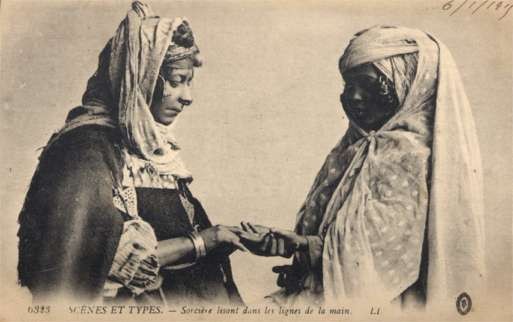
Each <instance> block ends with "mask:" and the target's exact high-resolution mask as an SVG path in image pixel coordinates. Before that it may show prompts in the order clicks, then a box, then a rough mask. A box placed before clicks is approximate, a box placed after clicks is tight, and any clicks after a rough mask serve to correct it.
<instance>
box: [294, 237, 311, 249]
mask: <svg viewBox="0 0 513 322" xmlns="http://www.w3.org/2000/svg"><path fill="white" fill-rule="evenodd" d="M298 237H299V238H298V239H297V241H296V245H295V246H296V247H295V250H296V251H299V252H304V251H307V250H308V238H306V236H303V235H298Z"/></svg>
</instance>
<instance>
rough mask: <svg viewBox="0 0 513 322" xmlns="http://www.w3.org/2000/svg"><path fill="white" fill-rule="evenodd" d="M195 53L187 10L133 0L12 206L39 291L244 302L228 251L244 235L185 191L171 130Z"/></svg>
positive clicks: (186, 98) (78, 296)
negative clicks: (160, 12) (173, 12)
mask: <svg viewBox="0 0 513 322" xmlns="http://www.w3.org/2000/svg"><path fill="white" fill-rule="evenodd" d="M198 53H199V50H198V47H197V46H196V43H195V40H194V37H193V34H192V30H191V28H190V24H189V22H188V21H187V20H186V19H183V18H175V19H167V18H160V17H158V16H156V15H154V14H153V13H152V12H151V10H150V8H149V7H148V6H147V5H145V4H142V3H140V2H138V1H135V2H134V3H133V4H132V8H131V10H130V11H129V12H128V15H127V17H126V19H124V20H123V21H122V22H121V24H120V26H119V28H118V30H117V31H116V33H115V35H114V36H113V37H112V38H111V39H110V41H109V42H108V43H107V45H106V46H105V48H104V50H103V51H102V53H101V54H100V58H99V65H98V69H97V71H96V72H95V73H94V75H93V76H92V77H91V78H90V79H89V82H88V84H87V90H86V92H85V94H84V96H83V104H82V105H81V106H79V107H76V108H74V109H73V110H71V111H70V113H69V114H68V117H67V120H66V123H65V125H64V127H63V128H62V129H61V130H60V131H59V132H57V133H56V134H55V135H54V136H53V137H52V138H51V139H50V142H49V143H48V144H47V146H46V147H45V149H44V151H43V153H42V155H41V157H40V163H39V166H38V169H37V170H36V173H35V175H34V178H33V180H32V183H31V186H30V189H29V191H28V194H27V197H26V200H25V204H24V207H23V209H22V212H21V214H20V217H19V223H20V229H19V233H18V235H19V238H20V243H19V264H18V272H19V279H20V283H21V284H22V285H24V286H27V287H28V288H29V289H30V291H31V293H32V294H33V295H34V298H35V299H36V300H37V301H48V300H53V299H55V298H59V299H65V300H78V301H80V302H82V303H83V301H96V300H98V299H105V300H107V301H120V300H133V301H136V302H139V301H143V302H147V301H151V300H158V301H159V303H162V302H164V303H166V302H168V303H170V304H172V305H178V303H180V302H186V303H189V304H190V303H197V302H207V303H224V304H240V303H241V298H240V296H239V293H238V291H237V287H236V286H235V283H234V281H233V277H232V274H231V268H230V262H229V259H228V255H229V254H230V253H231V252H232V251H233V250H234V249H236V248H243V246H242V245H241V244H240V243H239V238H238V236H237V235H235V234H234V233H233V232H231V231H230V230H229V229H228V227H224V226H212V224H211V223H210V220H209V219H208V217H207V215H206V213H205V211H204V210H203V208H202V206H201V204H200V202H199V201H198V200H197V199H196V198H194V197H193V196H192V194H191V192H190V191H189V189H188V184H189V183H190V182H191V181H192V176H191V174H190V172H189V171H188V170H187V169H186V167H185V165H184V163H183V162H182V161H181V159H180V157H179V147H178V145H177V144H176V141H175V139H174V138H173V135H172V128H171V126H172V124H173V122H174V121H175V119H176V117H177V116H178V114H179V113H181V112H182V111H183V109H184V107H186V106H189V105H190V104H191V103H192V97H191V93H190V85H191V82H192V78H193V69H194V67H199V66H200V65H201V61H200V59H199V56H198Z"/></svg>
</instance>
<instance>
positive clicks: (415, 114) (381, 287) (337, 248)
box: [296, 26, 484, 303]
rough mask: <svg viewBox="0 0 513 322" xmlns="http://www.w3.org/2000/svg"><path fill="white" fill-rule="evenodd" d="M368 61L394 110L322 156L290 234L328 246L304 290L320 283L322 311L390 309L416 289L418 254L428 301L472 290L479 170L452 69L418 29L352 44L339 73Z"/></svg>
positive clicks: (478, 268) (477, 251)
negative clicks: (389, 91) (379, 304)
mask: <svg viewBox="0 0 513 322" xmlns="http://www.w3.org/2000/svg"><path fill="white" fill-rule="evenodd" d="M364 63H373V64H374V65H375V66H376V67H377V68H378V69H380V70H381V71H383V72H384V74H385V75H386V76H387V77H389V78H390V79H391V80H392V81H393V82H394V85H395V88H396V91H397V95H398V98H399V102H400V108H399V110H398V112H397V113H396V114H395V115H394V116H393V117H392V118H391V119H390V120H389V121H388V122H387V123H386V124H385V125H384V126H383V127H382V128H381V129H379V130H378V131H371V132H369V133H367V132H365V131H364V130H362V129H361V128H359V127H358V126H357V125H356V124H354V123H353V122H350V126H349V129H348V130H347V132H346V134H345V135H344V137H343V138H342V140H341V141H340V142H339V143H338V144H337V145H336V146H335V148H334V149H333V150H332V151H331V152H330V154H329V155H328V156H327V158H326V161H325V163H324V165H323V166H322V168H321V170H320V171H319V173H318V175H317V177H316V179H315V181H314V184H313V186H312V188H311V190H310V192H309V193H308V195H307V198H306V201H305V203H304V205H303V207H302V208H301V210H300V211H299V213H298V217H297V223H296V231H297V232H298V233H300V234H303V235H318V236H320V237H321V239H322V240H323V241H324V244H323V248H322V249H323V250H322V279H320V280H321V282H315V281H319V279H316V278H312V279H307V281H310V283H314V284H315V283H317V284H319V283H322V285H312V287H314V288H318V287H319V286H321V287H322V289H323V290H324V292H323V293H324V298H325V301H326V302H328V303H329V302H337V303H340V301H341V300H345V299H351V298H353V299H357V298H366V299H369V298H372V297H379V300H384V301H387V302H390V301H392V300H393V299H395V298H397V297H398V296H399V295H401V294H402V292H404V291H405V290H406V289H407V288H408V287H409V286H411V285H412V284H413V283H415V282H416V281H417V280H418V278H419V274H420V270H421V259H422V258H423V257H425V259H427V260H426V262H427V278H426V280H427V300H428V303H430V302H431V303H433V302H434V301H438V300H443V299H445V298H447V297H449V298H456V296H458V294H460V293H461V292H464V291H465V292H474V291H477V290H478V288H479V285H481V284H482V281H483V279H484V276H483V274H484V264H483V261H484V250H483V248H484V232H483V206H482V177H481V164H480V155H479V148H478V142H477V136H476V130H475V125H474V121H473V118H472V113H471V109H470V105H469V103H468V100H467V98H466V95H465V92H464V90H463V85H462V81H461V79H460V77H459V74H458V71H457V68H456V66H455V63H454V60H453V58H452V56H451V54H450V53H449V51H448V50H447V48H446V47H445V46H444V45H443V44H442V43H441V42H440V41H438V40H436V39H435V38H433V37H431V36H429V35H427V34H425V33H424V32H421V31H419V30H413V29H408V28H402V27H384V26H377V27H373V28H370V29H367V30H364V31H362V32H360V33H358V34H357V35H356V36H355V37H354V38H353V39H352V40H351V42H350V44H349V46H348V47H347V49H346V50H345V52H344V55H343V56H342V58H341V60H340V69H341V71H342V72H344V71H347V70H349V69H350V68H352V67H355V66H358V65H360V64H364ZM412 65H416V66H415V67H416V69H413V70H412V68H411V66H412ZM423 248H424V252H425V254H424V253H423ZM425 249H427V251H426V250H425ZM451 303H453V301H451Z"/></svg>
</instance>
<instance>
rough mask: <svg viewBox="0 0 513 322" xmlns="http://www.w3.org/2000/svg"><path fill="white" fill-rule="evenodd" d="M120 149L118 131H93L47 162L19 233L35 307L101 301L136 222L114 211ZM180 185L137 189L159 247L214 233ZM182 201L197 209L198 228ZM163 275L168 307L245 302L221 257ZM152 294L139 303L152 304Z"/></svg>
mask: <svg viewBox="0 0 513 322" xmlns="http://www.w3.org/2000/svg"><path fill="white" fill-rule="evenodd" d="M120 146H121V142H120V136H119V135H118V133H117V130H115V129H112V128H108V127H102V126H97V125H88V126H82V127H79V128H77V129H74V130H71V131H69V132H67V133H65V134H63V135H62V136H61V137H60V138H59V139H58V140H56V141H55V142H54V143H52V144H51V145H50V147H49V148H47V149H45V151H44V152H43V154H42V155H41V158H40V163H39V166H38V169H37V170H36V173H35V175H34V177H33V179H32V182H31V185H30V189H29V191H28V193H27V197H26V199H25V204H24V206H23V209H22V211H21V214H20V217H19V224H20V229H19V232H18V236H19V263H18V273H19V281H20V284H21V285H22V286H27V287H28V288H29V289H30V291H31V293H32V294H33V296H34V299H35V300H36V301H37V300H45V299H47V298H49V297H51V296H53V295H55V294H58V293H60V292H62V290H65V291H66V290H67V291H69V290H73V295H74V296H76V297H77V298H79V299H80V300H82V301H83V300H94V299H97V298H98V297H101V296H102V291H103V286H104V283H105V281H106V279H107V276H108V274H109V270H110V267H111V265H112V262H113V258H114V255H115V253H116V249H117V245H118V242H119V239H120V236H121V233H122V230H123V223H124V221H126V220H128V219H129V218H127V215H126V214H124V213H123V212H121V211H120V210H118V208H116V207H115V206H114V204H113V191H114V190H115V188H116V187H119V182H121V180H122V178H121V176H122V171H121V169H122V166H123V161H122V158H121V150H120ZM178 186H179V189H174V190H171V189H154V188H136V191H137V203H138V212H139V215H140V217H141V218H142V219H143V220H145V221H147V222H148V223H149V224H150V225H151V226H152V227H153V229H154V231H155V235H156V237H157V240H164V239H169V238H173V237H181V236H186V235H187V233H188V232H191V231H192V230H193V229H194V228H193V227H194V226H196V229H198V230H202V229H205V228H207V227H210V226H211V223H210V221H209V219H208V217H207V215H206V213H205V211H204V209H203V207H202V206H201V204H200V202H199V201H198V200H197V199H196V198H194V197H193V196H192V194H191V193H190V191H189V190H188V188H187V185H186V184H185V182H179V184H178ZM179 194H182V196H185V197H186V198H187V199H188V200H189V201H190V203H191V204H192V205H193V206H194V218H193V223H191V221H190V220H189V218H188V216H187V213H186V211H185V209H184V207H183V206H182V202H181V200H180V195H179ZM161 275H162V276H163V278H164V279H163V284H162V290H163V293H164V294H165V296H166V300H167V303H168V304H169V305H172V304H173V303H178V302H189V303H190V302H198V301H205V302H209V303H224V304H240V303H242V301H241V298H240V295H239V292H238V290H237V287H236V285H235V283H234V281H233V277H232V273H231V267H230V262H229V259H228V257H227V256H226V255H224V254H223V253H222V252H221V253H218V254H215V253H211V254H209V255H208V256H206V257H205V258H203V259H201V260H200V261H198V262H197V263H196V264H195V265H193V266H191V267H188V268H184V269H181V270H175V271H167V270H165V269H161ZM128 293H129V292H128V290H127V289H122V290H121V291H120V292H119V294H128ZM146 295H147V294H146ZM146 295H145V296H142V297H139V299H141V300H144V299H148V296H146ZM150 295H151V294H150ZM157 298H158V297H157ZM136 300H137V299H136Z"/></svg>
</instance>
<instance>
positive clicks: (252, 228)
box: [248, 222, 260, 234]
mask: <svg viewBox="0 0 513 322" xmlns="http://www.w3.org/2000/svg"><path fill="white" fill-rule="evenodd" d="M248 226H249V228H250V229H251V230H252V231H253V232H254V233H255V234H259V233H260V232H259V231H258V229H256V228H255V226H253V225H252V224H251V223H249V222H248Z"/></svg>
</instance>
